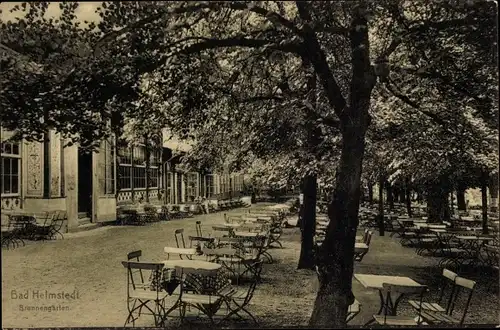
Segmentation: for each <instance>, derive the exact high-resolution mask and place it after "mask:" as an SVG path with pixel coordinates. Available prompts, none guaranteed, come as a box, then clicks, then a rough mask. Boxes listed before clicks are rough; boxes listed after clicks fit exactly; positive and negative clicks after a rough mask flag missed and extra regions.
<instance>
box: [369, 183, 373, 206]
mask: <svg viewBox="0 0 500 330" xmlns="http://www.w3.org/2000/svg"><path fill="white" fill-rule="evenodd" d="M368 202H369V203H370V205H371V204H373V184H371V183H368Z"/></svg>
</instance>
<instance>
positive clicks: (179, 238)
mask: <svg viewBox="0 0 500 330" xmlns="http://www.w3.org/2000/svg"><path fill="white" fill-rule="evenodd" d="M174 235H175V244H177V247H178V248H182V249H185V248H186V242H185V241H184V229H183V228H181V229H176V230H175V232H174ZM181 242H182V245H181V244H180V243H181Z"/></svg>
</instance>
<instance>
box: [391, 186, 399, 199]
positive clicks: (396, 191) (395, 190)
mask: <svg viewBox="0 0 500 330" xmlns="http://www.w3.org/2000/svg"><path fill="white" fill-rule="evenodd" d="M400 193H401V191H400V189H399V187H398V186H396V185H394V186H393V188H392V195H393V196H394V197H393V198H392V200H393V201H394V203H399V202H400V200H399V195H400Z"/></svg>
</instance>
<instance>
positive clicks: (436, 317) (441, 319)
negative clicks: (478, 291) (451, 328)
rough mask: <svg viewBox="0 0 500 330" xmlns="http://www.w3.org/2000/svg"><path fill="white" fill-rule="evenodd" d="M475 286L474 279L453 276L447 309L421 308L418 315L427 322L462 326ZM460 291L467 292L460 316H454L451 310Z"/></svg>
mask: <svg viewBox="0 0 500 330" xmlns="http://www.w3.org/2000/svg"><path fill="white" fill-rule="evenodd" d="M475 286H476V282H475V281H472V280H468V279H466V278H464V277H460V276H457V277H455V290H454V291H453V292H452V297H451V298H450V304H449V306H448V308H447V310H446V311H444V312H435V311H425V310H422V311H421V314H420V315H421V316H422V318H423V319H424V320H425V321H427V322H429V324H446V325H455V326H457V325H458V326H462V325H463V324H464V321H465V317H466V316H467V311H468V310H469V305H470V301H471V299H472V294H473V292H474V288H475ZM462 293H466V294H467V297H466V302H465V307H464V309H463V311H462V315H461V318H456V317H454V316H453V311H454V309H455V304H456V302H457V299H458V298H459V297H461V295H462Z"/></svg>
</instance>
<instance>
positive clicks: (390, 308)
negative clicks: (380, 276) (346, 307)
mask: <svg viewBox="0 0 500 330" xmlns="http://www.w3.org/2000/svg"><path fill="white" fill-rule="evenodd" d="M383 288H384V290H385V291H386V293H387V294H386V297H385V299H384V306H383V312H384V314H382V315H373V318H374V320H375V322H377V323H378V324H379V325H388V326H417V325H419V324H421V323H422V322H421V319H420V318H418V316H417V317H411V316H398V315H396V308H397V305H398V304H399V302H400V301H401V299H402V298H403V297H404V295H413V294H418V295H419V300H418V310H417V315H421V311H422V302H423V296H424V293H425V292H426V291H427V287H426V286H408V285H395V284H388V283H383ZM391 294H396V295H398V297H397V298H395V299H394V297H393V296H392V295H391Z"/></svg>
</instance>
